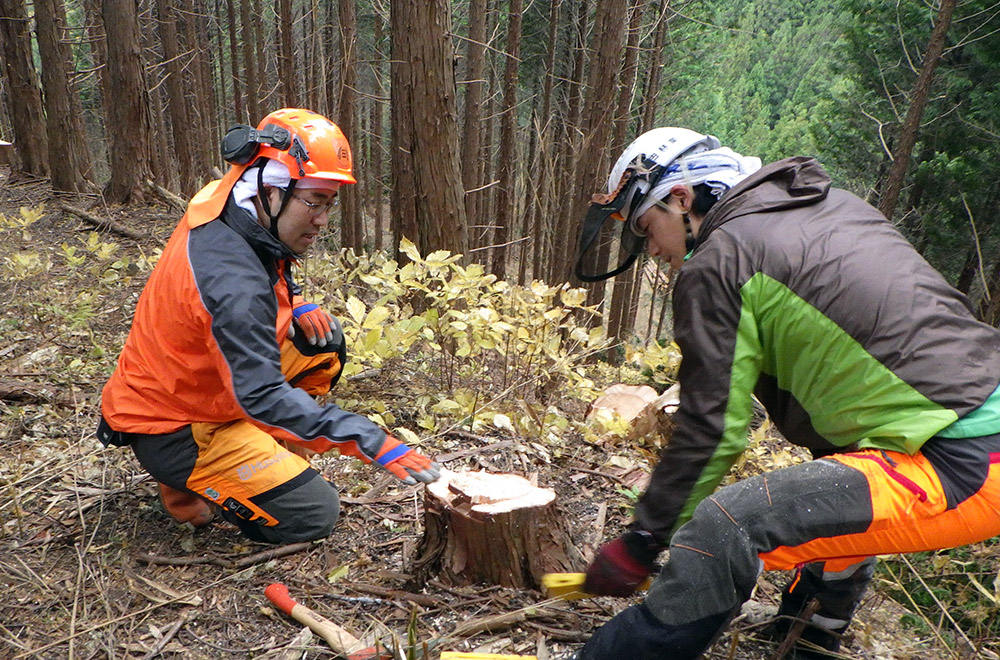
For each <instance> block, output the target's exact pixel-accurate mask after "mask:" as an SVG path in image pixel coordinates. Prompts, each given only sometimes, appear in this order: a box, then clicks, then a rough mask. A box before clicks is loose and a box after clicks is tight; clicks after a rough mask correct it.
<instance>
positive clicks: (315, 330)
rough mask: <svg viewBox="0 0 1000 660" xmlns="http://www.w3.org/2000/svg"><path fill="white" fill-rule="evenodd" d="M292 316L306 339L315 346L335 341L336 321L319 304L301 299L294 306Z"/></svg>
mask: <svg viewBox="0 0 1000 660" xmlns="http://www.w3.org/2000/svg"><path fill="white" fill-rule="evenodd" d="M292 316H294V317H295V325H297V326H299V328H300V329H301V330H302V334H304V335H305V337H306V341H308V342H309V343H310V344H312V345H313V346H326V345H327V343H329V342H332V341H333V328H334V327H335V325H334V321H333V319H332V318H331V317H330V315H329V314H327V313H326V312H324V311H323V310H322V309H320V308H319V306H318V305H315V304H313V303H311V302H306V301H304V300H300V301H298V302H297V303H296V304H295V306H294V307H292Z"/></svg>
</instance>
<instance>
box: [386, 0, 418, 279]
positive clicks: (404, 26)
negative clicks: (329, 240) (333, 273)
mask: <svg viewBox="0 0 1000 660" xmlns="http://www.w3.org/2000/svg"><path fill="white" fill-rule="evenodd" d="M410 9H411V8H410V3H409V2H408V1H407V0H393V1H392V2H391V10H390V19H389V20H390V27H389V34H391V35H392V39H391V43H392V52H391V57H390V65H389V68H390V78H391V82H390V86H391V89H390V95H391V106H390V107H391V110H390V113H391V116H390V120H391V123H392V157H391V159H390V163H391V167H392V186H391V187H390V188H391V195H392V205H391V216H390V223H391V226H392V241H393V250H394V252H395V259H396V261H397V263H400V264H402V263H404V262H405V261H406V255H404V254H403V253H402V252H401V251H400V250H399V244H400V241H401V240H402V239H403V238H408V239H409V240H410V241H412V242H414V243H417V242H418V241H419V240H420V236H419V230H418V226H417V179H416V173H415V172H414V171H413V163H414V160H413V146H412V142H413V122H412V117H411V115H412V113H413V89H412V86H411V84H410V61H409V57H410V45H409V41H410V39H411V38H413V35H412V24H411V19H410Z"/></svg>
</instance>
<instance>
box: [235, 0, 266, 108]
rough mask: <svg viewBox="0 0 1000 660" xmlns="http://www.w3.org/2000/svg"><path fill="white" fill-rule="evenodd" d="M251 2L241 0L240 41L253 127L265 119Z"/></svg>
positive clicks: (248, 106)
mask: <svg viewBox="0 0 1000 660" xmlns="http://www.w3.org/2000/svg"><path fill="white" fill-rule="evenodd" d="M250 10H251V7H250V0H240V27H241V29H242V31H241V35H240V39H241V40H242V41H243V71H244V73H245V75H246V103H247V117H248V121H247V123H249V124H250V125H251V126H256V125H257V122H259V121H260V120H261V119H263V117H264V114H265V113H263V112H261V110H260V96H259V95H260V84H259V83H258V82H257V66H258V62H257V53H256V50H257V41H256V40H255V39H254V34H253V19H252V18H251V13H250Z"/></svg>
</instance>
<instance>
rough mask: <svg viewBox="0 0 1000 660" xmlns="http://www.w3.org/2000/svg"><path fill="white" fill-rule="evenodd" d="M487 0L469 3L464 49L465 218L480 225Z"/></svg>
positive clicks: (463, 144)
mask: <svg viewBox="0 0 1000 660" xmlns="http://www.w3.org/2000/svg"><path fill="white" fill-rule="evenodd" d="M485 41H486V0H471V1H470V2H469V41H468V43H467V45H466V49H465V62H466V64H465V115H464V123H463V126H462V185H463V187H464V188H465V216H466V217H467V218H468V219H469V222H471V223H473V224H478V221H479V220H480V218H481V216H480V214H479V212H478V208H477V204H478V202H479V200H480V198H481V197H482V191H477V192H470V191H472V190H475V189H477V188H479V187H480V186H481V185H482V180H481V179H480V178H479V172H480V171H481V169H482V168H481V166H480V165H481V163H480V161H481V159H482V153H481V149H482V144H483V142H482V120H483V107H482V106H483V90H484V89H485V88H486V83H485V81H484V80H483V79H482V78H483V69H484V63H485V61H486V58H485V52H486V44H485Z"/></svg>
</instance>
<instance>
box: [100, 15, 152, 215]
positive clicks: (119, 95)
mask: <svg viewBox="0 0 1000 660" xmlns="http://www.w3.org/2000/svg"><path fill="white" fill-rule="evenodd" d="M101 14H102V16H103V18H104V32H105V34H106V35H107V43H108V63H107V66H106V67H105V70H104V75H105V76H107V80H108V83H107V84H106V85H105V89H113V90H115V102H114V103H111V104H108V105H109V107H110V109H111V111H112V115H111V116H110V117H106V118H105V122H106V124H105V125H106V126H109V127H114V128H113V130H111V131H110V133H111V145H110V147H111V148H110V154H109V157H108V161H109V165H110V167H111V178H110V180H109V181H108V184H107V185H106V186H105V188H104V197H105V200H106V201H109V202H112V203H118V204H125V203H128V202H133V201H140V202H141V201H144V199H145V194H144V193H143V188H144V186H145V183H146V180H147V179H149V178H151V177H152V169H151V167H150V161H149V158H150V154H149V134H150V117H149V100H148V92H147V90H146V79H145V75H144V72H143V66H142V50H141V49H140V47H139V23H138V20H137V16H136V10H135V2H134V0H103V3H102V7H101Z"/></svg>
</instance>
